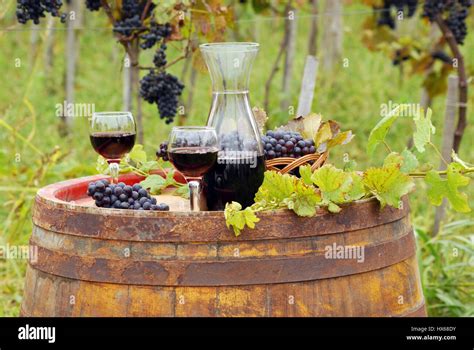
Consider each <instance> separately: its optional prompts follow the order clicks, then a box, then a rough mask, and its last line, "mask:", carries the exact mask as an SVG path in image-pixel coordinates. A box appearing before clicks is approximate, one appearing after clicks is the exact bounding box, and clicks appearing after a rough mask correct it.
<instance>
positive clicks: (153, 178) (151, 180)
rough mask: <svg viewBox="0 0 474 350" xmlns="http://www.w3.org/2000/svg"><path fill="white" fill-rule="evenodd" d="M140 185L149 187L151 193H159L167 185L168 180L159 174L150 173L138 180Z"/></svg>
mask: <svg viewBox="0 0 474 350" xmlns="http://www.w3.org/2000/svg"><path fill="white" fill-rule="evenodd" d="M140 185H141V186H142V187H143V188H145V189H149V190H150V193H151V194H160V193H161V191H162V190H163V189H164V188H166V187H168V185H169V182H168V181H167V179H165V178H164V177H162V176H160V175H150V176H148V177H147V178H146V179H145V180H143V181H142V182H140Z"/></svg>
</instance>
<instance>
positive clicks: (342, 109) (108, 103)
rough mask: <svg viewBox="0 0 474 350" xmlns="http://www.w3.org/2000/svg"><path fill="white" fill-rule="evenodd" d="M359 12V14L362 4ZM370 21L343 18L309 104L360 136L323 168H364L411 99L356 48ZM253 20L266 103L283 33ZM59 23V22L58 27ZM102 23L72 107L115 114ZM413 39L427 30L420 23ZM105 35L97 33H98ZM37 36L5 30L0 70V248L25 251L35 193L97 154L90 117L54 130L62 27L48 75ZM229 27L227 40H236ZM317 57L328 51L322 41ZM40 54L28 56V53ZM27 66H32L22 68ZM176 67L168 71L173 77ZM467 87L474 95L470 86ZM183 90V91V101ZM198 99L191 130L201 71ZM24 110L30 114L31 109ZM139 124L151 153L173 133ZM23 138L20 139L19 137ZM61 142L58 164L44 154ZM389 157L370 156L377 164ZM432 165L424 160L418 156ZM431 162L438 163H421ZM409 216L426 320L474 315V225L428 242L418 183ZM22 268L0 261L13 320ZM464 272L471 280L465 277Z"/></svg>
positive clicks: (153, 118)
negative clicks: (338, 58) (394, 115)
mask: <svg viewBox="0 0 474 350" xmlns="http://www.w3.org/2000/svg"><path fill="white" fill-rule="evenodd" d="M361 8H362V7H357V6H352V7H346V8H345V11H351V10H360V9H361ZM364 9H367V8H364ZM369 15H370V14H367V15H365V14H359V15H354V14H347V15H346V16H344V29H345V33H344V51H343V55H344V57H346V58H348V59H349V63H350V64H349V67H347V68H344V67H342V64H337V65H336V66H335V67H334V69H333V70H332V71H324V70H322V69H320V71H319V72H318V82H317V88H316V93H315V97H314V101H313V110H314V111H315V112H319V113H322V114H323V115H324V117H325V118H327V119H329V118H330V119H335V120H337V121H339V122H340V124H341V125H343V127H344V128H345V129H352V130H353V131H354V133H355V134H356V138H355V139H354V141H352V143H351V145H350V146H348V147H346V148H344V149H342V150H339V151H337V152H334V153H332V154H331V162H333V163H335V164H338V165H340V164H342V156H343V154H344V153H345V152H347V153H348V154H349V155H350V157H351V158H353V159H355V160H356V161H357V162H358V164H359V166H360V168H365V167H366V166H368V165H369V164H371V163H372V162H371V161H370V160H369V159H368V157H367V156H366V153H365V145H366V141H367V137H368V134H369V132H370V130H371V128H372V127H373V126H374V125H375V124H376V123H377V121H378V118H379V116H380V105H381V104H382V103H388V101H389V100H392V101H394V102H409V103H417V102H418V100H419V96H420V93H421V89H420V84H421V77H419V76H407V77H405V79H403V81H402V83H400V76H399V75H400V73H399V71H398V69H397V68H395V67H393V66H392V64H391V62H390V60H389V59H387V58H386V57H385V56H384V55H383V54H382V53H372V52H369V51H368V50H367V49H366V48H365V47H364V46H363V45H362V43H361V40H360V38H361V34H362V33H361V29H360V28H361V25H362V23H363V21H364V20H365V18H366V16H369ZM254 20H255V21H245V22H241V23H239V24H238V28H239V35H240V37H241V40H252V41H258V42H260V43H261V51H260V53H259V56H258V58H257V61H256V62H255V65H254V68H253V71H252V78H251V87H250V88H251V100H252V101H251V102H252V105H256V106H263V101H264V92H265V91H264V90H265V82H266V79H267V77H268V76H269V74H270V69H271V66H272V64H273V60H274V57H275V55H276V53H277V51H278V45H279V42H280V40H281V37H282V34H283V24H284V22H283V20H282V19H268V18H261V17H256V18H255V19H254ZM309 25H310V23H309V18H307V17H305V18H302V19H300V20H299V22H298V36H297V55H296V58H295V62H294V72H295V76H294V79H293V80H292V83H291V86H292V90H291V91H292V92H291V96H290V98H291V101H292V102H293V103H294V104H295V106H296V103H297V98H298V93H299V86H300V81H301V80H300V79H301V75H302V71H303V66H304V61H305V55H306V52H307V51H306V50H307V36H308V35H307V33H308V31H309ZM0 26H1V28H5V27H10V28H14V29H24V28H25V27H21V26H20V25H14V19H13V8H12V6H11V8H10V10H9V12H8V13H7V15H6V16H5V17H4V18H3V19H2V20H1V21H0ZM56 26H58V27H59V28H60V24H56ZM106 26H107V23H106V20H105V18H104V16H101V15H98V14H95V15H91V16H87V18H86V23H85V27H86V28H90V29H85V30H81V31H79V33H78V34H79V38H80V46H79V53H78V68H77V81H76V101H77V102H78V103H94V104H95V107H96V110H117V109H121V104H122V102H121V93H122V86H121V79H122V77H121V60H122V59H123V52H122V50H121V47H119V45H118V44H117V43H115V41H114V39H113V38H112V36H111V33H110V30H109V29H106V28H105V27H106ZM417 26H418V29H417V30H419V31H420V33H421V34H420V35H423V33H426V32H427V30H428V29H427V28H426V27H425V26H424V25H423V24H421V21H418V25H417ZM101 28H104V29H101ZM44 35H45V32H41V33H40V36H41V39H40V41H39V44H38V47H37V52H36V53H35V52H33V51H32V49H31V47H30V45H29V40H30V39H29V38H30V33H29V31H1V30H0V45H1V47H2V54H1V55H0V73H1V76H2V88H1V89H0V122H2V123H6V124H7V125H9V126H11V127H12V128H13V129H14V132H10V131H8V130H7V129H6V128H5V127H4V126H2V125H0V144H1V146H0V182H1V186H0V195H1V199H2V200H1V201H0V244H1V245H5V244H7V243H9V244H27V242H28V238H29V235H30V232H31V205H32V200H33V197H34V189H36V188H40V187H42V186H44V185H46V184H49V183H53V182H56V181H60V180H64V179H67V178H74V177H79V176H85V175H91V174H94V173H95V168H94V166H95V159H96V154H95V153H94V152H93V151H92V148H91V146H90V145H89V141H88V136H87V135H88V134H87V119H85V118H78V119H77V120H75V122H74V128H73V133H72V134H71V135H70V136H69V137H68V138H61V137H60V136H59V133H58V124H59V123H58V118H57V117H55V106H56V104H58V103H59V104H60V103H62V102H63V100H64V89H63V85H64V81H63V80H64V79H63V76H64V69H65V59H64V57H65V54H64V42H65V32H64V31H57V32H56V37H55V39H56V44H55V48H54V51H55V61H54V67H53V70H52V72H50V74H47V72H46V71H45V69H44V61H43V51H44V47H43V43H44ZM233 35H234V34H233V33H232V32H229V38H230V39H231V38H232V37H233ZM319 48H320V52H319V56H322V55H324V54H325V52H324V48H322V47H321V45H319ZM473 50H474V36H473V35H472V34H471V37H469V38H468V40H467V42H466V45H465V47H464V48H463V51H464V52H465V53H468V52H473ZM35 56H36V59H34V57H35ZM16 58H18V59H20V60H21V63H22V65H21V67H19V68H17V67H15V59H16ZM144 58H145V60H144V62H146V59H148V60H150V59H151V53H145V54H144ZM466 59H467V63H468V66H469V67H471V71H472V67H474V56H473V55H466ZM29 62H32V64H29ZM181 70H182V64H181V63H180V64H178V65H176V66H175V67H173V68H172V71H174V72H175V73H176V74H180V73H181ZM281 81H282V76H281V71H279V72H278V73H277V75H276V76H275V79H274V81H273V86H272V94H271V103H270V108H269V111H268V113H269V116H270V121H269V125H270V126H271V127H274V126H277V125H280V124H283V123H284V122H285V121H286V120H287V119H288V117H289V116H288V113H287V112H286V111H281V110H280V108H279V101H280V99H281V97H282V96H281V93H280V92H279V91H280V87H281ZM470 87H471V90H472V89H473V88H474V87H473V86H472V84H471V86H470ZM189 89H190V87H189V86H187V89H186V91H185V96H184V98H185V99H186V96H187V93H188V91H189ZM194 92H195V97H194V103H193V105H192V108H191V110H190V111H188V112H189V114H188V115H189V117H188V119H187V121H186V123H187V124H204V123H205V121H206V118H207V115H208V111H209V106H210V93H211V91H210V81H209V76H208V75H207V74H198V77H197V79H196V84H195V86H194ZM473 101H474V94H473V93H471V94H470V99H469V119H470V120H473V118H472V116H473V112H472V111H473V107H472V106H473ZM29 106H31V109H30V108H29ZM433 110H434V123H435V124H436V126H437V129H438V131H437V135H436V136H435V140H434V141H435V143H436V144H438V145H440V144H441V139H440V135H441V134H442V120H443V115H444V96H441V97H438V98H436V99H435V100H434V104H433ZM143 115H144V124H145V125H144V126H145V128H144V129H145V147H146V150H147V151H148V152H149V153H150V154H152V153H154V150H155V148H156V147H157V146H158V144H159V143H160V142H161V141H162V140H164V139H165V138H166V136H167V134H168V132H169V130H170V127H171V126H166V125H165V124H164V123H163V122H161V121H160V120H159V118H158V116H157V111H156V108H155V107H154V106H150V105H147V104H144V105H143ZM410 132H411V130H410V127H409V126H408V124H407V123H401V124H399V125H397V126H395V128H394V130H393V132H392V133H391V135H390V136H389V139H388V142H389V143H390V144H391V145H393V148H395V149H402V147H404V145H405V144H406V142H407V140H408V137H409V134H410ZM20 135H21V136H22V137H23V138H24V139H21V138H20ZM473 137H474V131H473V128H472V126H470V127H468V129H467V130H466V135H465V139H464V141H463V145H462V150H461V152H460V155H461V157H462V158H463V159H467V160H470V161H471V162H472V161H473V160H474V148H473V147H472V140H473ZM56 146H58V147H59V152H60V153H59V154H58V156H59V158H58V159H54V158H51V157H47V156H45V155H46V154H48V153H50V152H52V151H53V149H54V148H55V147H56ZM384 155H385V153H384V150H383V149H379V150H378V154H377V155H376V160H375V162H379V161H380V160H381V159H382V158H383V157H384ZM426 160H428V159H426ZM429 160H430V161H432V162H433V164H436V165H437V164H438V160H436V159H434V158H433V159H429ZM2 186H12V187H15V188H19V189H24V190H20V191H4V190H2V189H1V188H2ZM469 192H470V197H471V201H470V204H471V207H474V201H473V199H472V198H474V196H473V192H474V191H473V190H472V186H471V188H470V189H469ZM411 206H412V220H413V222H414V225H415V226H416V228H417V236H418V248H419V257H420V269H421V274H422V280H423V285H424V291H425V296H426V298H427V303H428V307H429V312H430V314H431V315H447V316H460V315H473V295H474V293H473V288H472V264H473V262H472V243H473V241H474V238H473V237H474V236H473V226H474V219H473V218H472V215H471V216H468V215H459V214H455V213H452V212H451V211H448V214H447V218H446V224H445V226H444V227H443V230H442V233H441V234H440V235H439V236H438V237H437V238H435V239H431V238H430V230H431V225H432V221H433V214H434V209H433V207H431V206H429V205H428V203H427V201H426V191H425V188H424V186H423V185H422V184H421V183H420V184H419V185H418V191H417V192H416V193H415V194H413V195H412V196H411ZM456 247H457V248H459V255H457V256H454V255H453V248H456ZM25 266H26V263H25V261H22V260H2V261H0V315H3V316H13V315H17V314H18V311H19V304H20V302H21V296H22V292H23V279H24V273H25ZM470 272H471V274H469V273H470Z"/></svg>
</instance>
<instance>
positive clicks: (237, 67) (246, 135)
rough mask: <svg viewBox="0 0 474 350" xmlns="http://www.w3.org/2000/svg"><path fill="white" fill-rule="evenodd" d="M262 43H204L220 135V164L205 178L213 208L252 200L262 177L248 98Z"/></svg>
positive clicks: (212, 116) (259, 147)
mask: <svg viewBox="0 0 474 350" xmlns="http://www.w3.org/2000/svg"><path fill="white" fill-rule="evenodd" d="M258 48H259V44H257V43H245V42H233V43H232V42H229V43H211V44H203V45H201V46H200V49H201V52H202V55H203V57H204V60H205V62H206V65H207V67H208V69H209V73H210V75H211V80H212V95H213V98H212V105H211V110H210V113H209V118H208V121H207V125H208V126H212V127H214V128H215V130H216V133H217V136H218V138H219V148H220V151H219V154H218V159H217V163H216V164H215V166H214V168H213V169H212V170H211V171H209V172H208V173H207V174H206V175H205V176H204V178H203V184H204V191H205V195H206V200H207V207H208V209H209V210H222V209H224V207H225V204H226V203H229V202H232V201H236V202H239V203H240V204H241V205H242V207H247V206H249V205H251V204H252V203H253V200H254V197H255V193H256V192H257V191H258V188H259V187H260V185H261V184H262V182H263V176H264V172H265V160H264V156H263V147H262V144H261V141H260V133H259V131H258V127H257V123H256V121H255V118H254V115H253V112H252V109H251V107H250V102H249V78H250V71H251V68H252V64H253V62H254V60H255V57H256V56H257V53H258Z"/></svg>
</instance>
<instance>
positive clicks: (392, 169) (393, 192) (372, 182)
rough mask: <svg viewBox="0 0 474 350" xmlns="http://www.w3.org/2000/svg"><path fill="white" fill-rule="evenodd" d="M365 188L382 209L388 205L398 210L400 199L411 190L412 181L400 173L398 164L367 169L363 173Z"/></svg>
mask: <svg viewBox="0 0 474 350" xmlns="http://www.w3.org/2000/svg"><path fill="white" fill-rule="evenodd" d="M363 183H364V185H365V187H367V189H368V190H369V191H370V193H372V194H373V195H374V196H375V197H376V198H377V199H378V200H379V202H380V205H381V207H382V208H384V207H385V205H387V204H388V205H390V206H392V207H395V208H400V205H401V198H402V196H404V195H406V194H407V193H408V192H410V191H411V190H412V189H413V186H414V183H413V180H412V179H411V178H410V177H409V176H408V175H406V174H404V173H402V172H401V171H400V165H399V164H393V163H392V164H389V165H386V166H384V167H382V168H369V169H367V171H366V172H365V173H364V176H363Z"/></svg>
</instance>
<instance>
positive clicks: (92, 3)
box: [86, 0, 102, 11]
mask: <svg viewBox="0 0 474 350" xmlns="http://www.w3.org/2000/svg"><path fill="white" fill-rule="evenodd" d="M86 7H87V9H88V10H90V11H99V10H100V8H101V7H102V3H101V2H100V0H86Z"/></svg>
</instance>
